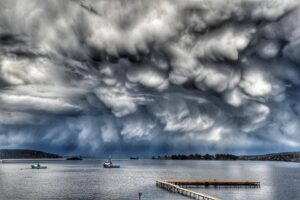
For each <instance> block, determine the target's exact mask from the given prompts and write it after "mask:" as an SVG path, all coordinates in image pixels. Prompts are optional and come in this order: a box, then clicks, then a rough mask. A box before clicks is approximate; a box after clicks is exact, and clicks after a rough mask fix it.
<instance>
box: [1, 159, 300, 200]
mask: <svg viewBox="0 0 300 200" xmlns="http://www.w3.org/2000/svg"><path fill="white" fill-rule="evenodd" d="M31 163H33V162H32V161H9V163H4V164H0V199H1V200H2V199H3V200H18V199H41V200H43V199H103V200H106V199H108V200H115V199H116V200H117V199H118V200H119V199H120V200H125V199H126V200H127V199H130V200H131V199H138V193H139V192H142V193H143V196H142V199H174V200H179V199H182V200H184V199H186V200H187V199H189V198H186V197H183V196H180V195H178V194H172V193H169V192H167V191H165V190H162V189H160V188H156V186H155V181H156V180H159V179H255V180H258V181H260V182H261V188H258V189H257V188H256V189H254V188H221V189H215V188H210V189H204V188H202V189H199V188H195V189H194V188H193V190H196V191H201V192H203V193H205V194H209V195H212V196H215V197H219V198H222V199H223V200H241V199H247V200H251V199H253V200H254V199H255V200H268V199H274V200H299V199H300V163H288V162H255V161H158V160H117V161H115V163H116V164H120V165H121V168H120V169H103V168H102V165H101V164H102V163H103V161H101V160H83V161H44V162H42V164H46V165H47V166H48V169H46V170H32V169H30V168H29V167H30V164H31Z"/></svg>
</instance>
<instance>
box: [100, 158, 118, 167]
mask: <svg viewBox="0 0 300 200" xmlns="http://www.w3.org/2000/svg"><path fill="white" fill-rule="evenodd" d="M103 167H104V168H120V165H114V164H113V163H112V161H111V156H109V158H108V160H107V161H106V162H105V163H104V164H103Z"/></svg>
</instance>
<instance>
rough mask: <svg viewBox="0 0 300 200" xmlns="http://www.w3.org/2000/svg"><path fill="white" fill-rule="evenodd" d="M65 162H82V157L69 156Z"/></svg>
mask: <svg viewBox="0 0 300 200" xmlns="http://www.w3.org/2000/svg"><path fill="white" fill-rule="evenodd" d="M66 160H82V156H71V157H68V158H67V159H66Z"/></svg>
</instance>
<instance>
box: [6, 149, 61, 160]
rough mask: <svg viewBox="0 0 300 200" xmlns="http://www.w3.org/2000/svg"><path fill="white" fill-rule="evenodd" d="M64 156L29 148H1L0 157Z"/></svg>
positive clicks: (33, 157)
mask: <svg viewBox="0 0 300 200" xmlns="http://www.w3.org/2000/svg"><path fill="white" fill-rule="evenodd" d="M36 158H62V157H61V156H59V155H57V154H52V153H46V152H42V151H35V150H28V149H0V159H36Z"/></svg>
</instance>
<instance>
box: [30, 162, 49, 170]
mask: <svg viewBox="0 0 300 200" xmlns="http://www.w3.org/2000/svg"><path fill="white" fill-rule="evenodd" d="M31 169H47V166H42V165H40V163H38V164H34V165H31Z"/></svg>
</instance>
